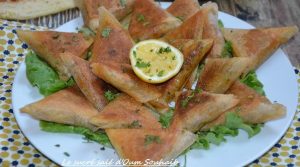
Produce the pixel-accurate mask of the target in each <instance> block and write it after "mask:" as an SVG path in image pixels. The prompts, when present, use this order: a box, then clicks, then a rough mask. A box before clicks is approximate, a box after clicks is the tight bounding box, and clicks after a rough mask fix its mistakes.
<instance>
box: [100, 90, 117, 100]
mask: <svg viewBox="0 0 300 167" xmlns="http://www.w3.org/2000/svg"><path fill="white" fill-rule="evenodd" d="M118 96H119V93H113V92H112V91H110V90H108V91H106V92H105V93H104V97H105V98H106V100H108V101H109V102H111V101H113V100H115V98H117V97H118Z"/></svg>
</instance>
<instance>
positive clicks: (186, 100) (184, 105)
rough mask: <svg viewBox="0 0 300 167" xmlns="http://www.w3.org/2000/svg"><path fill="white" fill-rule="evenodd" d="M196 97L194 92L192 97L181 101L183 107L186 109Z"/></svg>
mask: <svg viewBox="0 0 300 167" xmlns="http://www.w3.org/2000/svg"><path fill="white" fill-rule="evenodd" d="M194 96H195V92H192V94H191V95H189V96H188V97H186V98H185V99H184V100H182V101H181V107H183V108H186V107H187V106H188V104H189V102H190V101H191V100H192V98H193V97H194Z"/></svg>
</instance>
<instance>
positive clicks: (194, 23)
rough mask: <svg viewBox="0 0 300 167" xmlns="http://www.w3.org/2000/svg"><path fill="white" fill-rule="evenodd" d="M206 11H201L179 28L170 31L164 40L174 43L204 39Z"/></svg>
mask: <svg viewBox="0 0 300 167" xmlns="http://www.w3.org/2000/svg"><path fill="white" fill-rule="evenodd" d="M203 15H204V10H199V11H198V12H197V13H195V14H194V15H193V16H191V17H190V18H188V19H187V20H185V21H184V22H183V23H182V24H181V25H180V26H179V27H177V28H175V29H174V30H172V31H169V32H168V33H167V34H166V35H165V36H164V37H163V39H164V40H166V41H169V42H170V41H172V40H176V39H194V40H200V39H202V34H203V26H204V19H203Z"/></svg>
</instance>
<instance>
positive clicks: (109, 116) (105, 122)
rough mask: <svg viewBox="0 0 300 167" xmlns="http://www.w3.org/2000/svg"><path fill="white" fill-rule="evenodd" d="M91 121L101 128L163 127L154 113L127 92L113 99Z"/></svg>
mask: <svg viewBox="0 0 300 167" xmlns="http://www.w3.org/2000/svg"><path fill="white" fill-rule="evenodd" d="M90 122H91V123H92V124H94V125H95V126H97V127H98V128H101V129H116V128H152V129H160V128H161V125H160V123H159V122H158V119H157V118H156V117H155V115H154V113H151V111H150V110H149V109H148V108H147V107H145V106H143V104H142V103H140V102H137V101H136V100H134V99H133V98H132V97H130V96H128V95H126V94H121V95H119V97H117V98H116V99H115V100H113V101H111V102H110V103H109V104H108V105H107V106H106V107H105V108H104V109H103V110H102V111H101V112H100V113H99V114H98V115H96V116H94V117H92V118H91V120H90Z"/></svg>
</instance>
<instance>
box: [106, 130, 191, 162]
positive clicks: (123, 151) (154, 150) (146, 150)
mask: <svg viewBox="0 0 300 167" xmlns="http://www.w3.org/2000/svg"><path fill="white" fill-rule="evenodd" d="M105 131H106V133H107V135H108V137H109V140H110V141H111V143H112V145H113V146H114V148H115V150H116V152H117V153H118V155H119V156H120V157H121V158H123V159H128V160H130V161H142V162H144V161H145V160H146V159H149V160H153V161H159V160H162V161H167V160H172V159H174V158H176V157H177V156H178V155H180V154H181V153H182V152H183V151H184V150H185V149H187V148H188V147H189V146H190V145H192V144H193V143H194V141H195V138H196V136H195V134H193V133H191V132H188V131H185V130H177V129H106V130H105ZM141 166H142V165H141Z"/></svg>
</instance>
